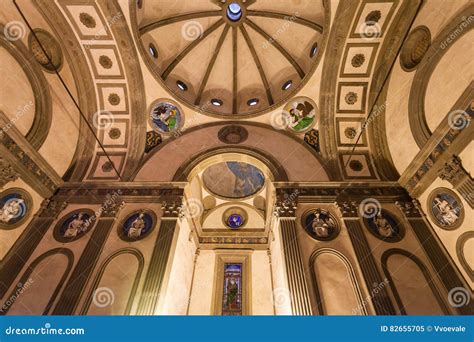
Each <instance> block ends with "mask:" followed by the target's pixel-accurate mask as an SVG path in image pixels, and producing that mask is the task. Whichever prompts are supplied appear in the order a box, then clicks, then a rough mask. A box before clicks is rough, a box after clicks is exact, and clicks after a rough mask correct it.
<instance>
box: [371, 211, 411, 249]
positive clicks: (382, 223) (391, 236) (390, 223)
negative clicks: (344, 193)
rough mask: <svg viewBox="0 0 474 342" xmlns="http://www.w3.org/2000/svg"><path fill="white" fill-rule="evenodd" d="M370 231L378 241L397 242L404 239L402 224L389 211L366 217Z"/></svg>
mask: <svg viewBox="0 0 474 342" xmlns="http://www.w3.org/2000/svg"><path fill="white" fill-rule="evenodd" d="M364 222H365V225H366V226H367V228H368V229H369V231H370V232H371V233H372V234H373V235H374V236H375V237H377V238H378V239H380V240H383V241H386V242H397V241H400V240H401V239H402V238H403V235H404V231H403V227H402V224H401V223H400V222H399V221H398V220H397V219H396V218H395V217H394V216H393V215H392V214H390V213H389V212H388V211H387V210H384V209H379V210H378V211H377V212H376V213H374V215H369V216H367V217H364Z"/></svg>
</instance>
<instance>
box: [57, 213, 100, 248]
mask: <svg viewBox="0 0 474 342" xmlns="http://www.w3.org/2000/svg"><path fill="white" fill-rule="evenodd" d="M95 219H96V217H95V214H94V212H93V211H92V210H90V209H79V210H75V211H73V212H70V213H69V214H67V215H65V216H64V217H63V218H62V219H61V220H59V222H58V223H57V224H56V227H55V228H54V231H53V235H54V238H55V239H56V240H57V241H59V242H65V243H66V242H72V241H75V240H78V239H80V238H81V237H83V236H84V235H86V233H87V232H89V231H90V230H91V229H92V227H93V226H94V222H95Z"/></svg>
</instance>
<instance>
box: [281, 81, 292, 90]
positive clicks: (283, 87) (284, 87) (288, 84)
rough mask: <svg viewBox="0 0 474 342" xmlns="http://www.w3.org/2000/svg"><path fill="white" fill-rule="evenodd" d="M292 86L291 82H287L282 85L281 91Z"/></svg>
mask: <svg viewBox="0 0 474 342" xmlns="http://www.w3.org/2000/svg"><path fill="white" fill-rule="evenodd" d="M292 85H293V81H292V80H288V81H286V82H285V83H283V85H282V86H281V90H288V89H290V88H291V86H292Z"/></svg>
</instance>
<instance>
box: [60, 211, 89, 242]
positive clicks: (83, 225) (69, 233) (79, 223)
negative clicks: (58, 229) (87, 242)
mask: <svg viewBox="0 0 474 342" xmlns="http://www.w3.org/2000/svg"><path fill="white" fill-rule="evenodd" d="M89 225H90V220H89V219H88V216H87V215H86V214H85V213H79V214H77V215H74V218H73V219H72V221H71V222H69V224H68V225H67V228H66V230H65V231H64V234H63V237H65V238H74V237H77V236H78V235H79V234H81V233H85V232H87V230H88V229H89Z"/></svg>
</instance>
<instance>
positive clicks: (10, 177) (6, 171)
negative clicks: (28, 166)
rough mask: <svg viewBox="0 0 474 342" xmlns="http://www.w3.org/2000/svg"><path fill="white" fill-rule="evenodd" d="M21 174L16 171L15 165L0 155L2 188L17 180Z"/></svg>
mask: <svg viewBox="0 0 474 342" xmlns="http://www.w3.org/2000/svg"><path fill="white" fill-rule="evenodd" d="M19 176H20V174H19V173H18V172H16V170H15V169H14V168H13V166H12V165H11V164H10V163H8V161H6V160H5V159H4V158H2V157H0V188H2V187H4V186H5V184H7V183H8V182H13V181H15V180H16V179H17V178H18V177H19Z"/></svg>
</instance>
